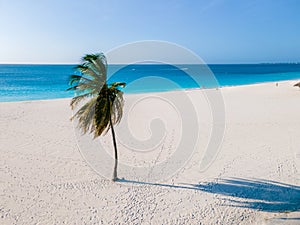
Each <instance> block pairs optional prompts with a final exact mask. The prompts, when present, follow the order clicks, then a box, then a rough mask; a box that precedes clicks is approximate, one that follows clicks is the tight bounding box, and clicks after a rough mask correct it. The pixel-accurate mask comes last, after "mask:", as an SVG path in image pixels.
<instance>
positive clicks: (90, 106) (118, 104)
mask: <svg viewBox="0 0 300 225" xmlns="http://www.w3.org/2000/svg"><path fill="white" fill-rule="evenodd" d="M76 69H77V70H79V72H80V73H81V74H80V75H76V74H75V75H71V76H70V86H71V87H70V88H68V90H74V91H75V93H76V94H77V96H75V97H74V98H72V100H71V103H70V105H71V108H72V109H74V108H75V107H77V106H78V105H79V103H80V102H82V101H84V100H86V101H87V102H85V103H84V104H83V106H82V107H80V108H79V109H78V110H77V112H76V113H75V115H74V116H73V117H72V118H71V119H72V120H73V119H75V118H76V119H78V127H79V128H80V129H81V130H82V131H83V133H84V134H85V133H87V132H88V131H89V132H90V133H94V137H98V136H100V135H101V134H105V133H106V132H107V131H108V130H109V129H110V126H111V125H115V124H117V123H119V122H120V121H121V118H122V115H123V105H124V99H123V92H122V91H120V90H119V88H122V87H125V85H126V84H125V83H123V82H114V83H112V84H110V85H107V83H106V82H107V81H106V79H107V61H106V58H105V56H104V55H103V54H88V55H85V56H84V57H83V58H82V64H80V65H78V66H76ZM89 98H91V99H89ZM110 121H112V124H111V123H110Z"/></svg>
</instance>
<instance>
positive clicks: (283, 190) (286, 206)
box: [118, 178, 300, 220]
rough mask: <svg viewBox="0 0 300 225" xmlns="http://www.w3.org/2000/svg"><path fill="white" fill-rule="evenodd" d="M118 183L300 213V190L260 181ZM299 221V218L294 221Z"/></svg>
mask: <svg viewBox="0 0 300 225" xmlns="http://www.w3.org/2000/svg"><path fill="white" fill-rule="evenodd" d="M118 182H126V183H133V184H144V185H154V186H161V187H168V188H180V189H189V190H198V191H203V192H208V193H213V194H220V195H224V196H230V198H227V199H226V200H228V201H229V202H231V203H232V204H231V206H235V207H243V208H251V209H255V210H260V211H266V212H292V211H300V187H299V186H295V185H290V184H285V183H281V182H276V181H270V180H261V179H242V178H230V179H218V181H217V182H210V183H200V184H182V185H171V184H159V183H148V182H139V181H131V180H125V179H121V180H119V181H118ZM296 219H299V220H300V218H296Z"/></svg>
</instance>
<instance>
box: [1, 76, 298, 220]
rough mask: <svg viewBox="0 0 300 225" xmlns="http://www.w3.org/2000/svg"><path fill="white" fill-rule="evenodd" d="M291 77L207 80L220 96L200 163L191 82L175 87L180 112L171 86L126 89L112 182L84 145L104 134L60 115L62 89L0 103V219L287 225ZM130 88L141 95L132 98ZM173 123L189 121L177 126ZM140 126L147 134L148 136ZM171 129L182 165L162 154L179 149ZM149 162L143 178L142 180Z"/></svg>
mask: <svg viewBox="0 0 300 225" xmlns="http://www.w3.org/2000/svg"><path fill="white" fill-rule="evenodd" d="M294 83H295V81H286V82H280V83H279V86H278V87H276V85H275V83H266V84H257V85H250V86H240V87H224V88H222V89H219V90H210V91H211V92H218V93H221V94H222V96H223V99H224V105H225V120H224V121H223V122H224V124H225V132H224V137H223V141H222V143H221V146H220V149H219V152H218V154H217V155H216V156H215V157H213V160H212V162H211V164H210V166H209V167H208V168H206V169H204V170H200V164H201V162H202V160H203V158H204V157H205V155H206V154H207V152H206V148H207V145H208V143H209V140H210V139H211V138H212V137H211V130H212V128H213V126H215V124H214V121H213V120H212V113H211V112H210V111H209V107H207V106H209V105H210V103H209V102H208V101H207V98H206V97H205V95H203V93H202V92H201V91H199V90H198V91H197V90H188V91H186V92H184V94H185V95H186V96H188V97H189V98H190V99H192V100H193V101H194V102H193V105H194V107H195V110H194V112H193V113H194V114H193V113H191V114H190V117H189V116H187V115H186V114H184V112H181V111H180V110H177V111H176V110H172V109H174V108H176V104H177V103H176V102H173V101H176V100H174V98H173V97H174V96H175V99H177V95H179V93H178V92H170V93H157V94H144V95H126V96H125V99H126V104H125V114H126V112H128V115H127V114H126V115H125V117H124V118H123V120H122V123H121V124H120V125H119V126H118V127H117V128H116V132H117V134H118V146H119V152H120V162H121V165H120V167H119V177H121V178H124V179H123V180H121V181H119V182H116V183H114V182H112V181H111V180H110V179H107V178H110V177H109V176H110V172H112V168H113V161H112V160H111V161H109V160H108V161H107V160H104V159H103V158H105V157H104V156H103V158H101V154H102V153H99V154H98V153H97V154H96V153H95V155H94V157H91V158H89V157H90V155H88V154H90V153H93V152H97V150H95V149H93V148H92V149H91V146H92V145H94V144H95V143H98V144H99V146H100V145H101V144H102V145H101V146H102V147H103V148H105V149H108V150H107V155H112V153H113V149H112V148H111V147H112V144H111V136H110V133H108V134H107V135H106V136H105V137H101V138H99V139H98V140H95V141H94V142H92V144H91V146H90V145H89V143H88V140H86V139H85V137H81V136H80V135H79V134H78V132H77V131H76V130H75V131H74V125H73V123H71V122H70V120H69V118H70V117H71V115H72V111H71V110H70V108H69V101H70V100H69V99H59V100H49V101H33V102H17V103H0V128H1V132H0V154H1V158H0V224H299V223H300V174H299V173H300V138H299V137H300V90H299V89H297V88H294V87H292V84H294ZM181 94H182V93H181ZM149 96H150V97H149ZM139 99H142V100H143V103H144V104H142V103H141V105H139V104H136V105H134V107H133V106H132V104H133V103H134V102H137V101H139ZM157 99H160V100H162V99H163V101H165V102H166V103H170V102H171V103H174V104H173V105H172V104H166V105H165V104H162V103H161V101H160V103H159V102H158V101H156V100H157ZM160 104H161V105H160ZM178 104H180V102H179V103H178ZM187 110H191V109H189V108H187ZM181 113H183V114H184V115H182V114H181ZM193 115H196V117H197V118H198V120H194V117H193ZM155 118H156V119H157V118H160V119H161V120H162V122H163V123H165V124H167V125H166V127H165V130H166V131H165V132H163V133H160V131H161V129H160V128H162V127H161V124H159V123H158V124H156V125H155V123H154V125H153V124H152V125H151V124H150V125H149V121H148V120H152V119H155ZM180 118H181V120H180ZM189 118H190V119H189ZM190 120H193V124H194V125H196V126H192V125H191V124H190V122H191V121H190ZM178 121H179V122H178ZM221 122H222V121H221ZM168 124H169V125H168ZM185 124H188V128H189V127H191V128H190V129H186V127H185V128H184V129H185V130H184V131H181V132H180V130H182V128H183V127H184V126H185ZM128 127H129V131H131V132H133V133H135V134H134V136H128V135H127V133H128V130H126V129H127V128H128ZM197 127H198V128H199V134H198V136H197V138H198V139H197V138H196V139H197V143H196V144H194V143H193V142H194V141H195V140H194V139H195V138H194V136H193V135H194V134H193V132H195V129H196V128H197ZM155 130H156V132H152V131H155ZM189 132H190V133H189ZM157 133H159V135H162V136H163V138H162V139H160V137H159V135H158V137H156V136H155V135H156V134H157ZM151 135H152V136H151ZM150 136H151V138H152V141H153V140H154V141H155V140H158V142H159V143H158V144H157V145H156V146H154V147H153V146H152V147H151V145H152V144H153V143H152V142H151V143H150V142H149V143H148V142H147V138H148V139H149V137H150ZM86 137H88V136H86ZM182 137H184V138H186V140H185V141H187V143H190V146H189V144H186V143H185V145H184V146H183V149H184V151H186V154H190V155H189V157H188V160H187V159H185V158H184V157H183V156H179V157H182V159H183V161H184V162H183V164H182V162H180V161H176V159H175V161H173V159H172V157H171V156H172V154H175V152H176V151H177V150H178V149H179V150H181V149H182V148H179V147H178V145H179V143H180V140H181V138H182ZM189 137H191V138H190V139H188V138H189ZM137 140H138V141H137ZM161 140H162V141H161ZM194 145H195V148H194ZM129 146H131V147H129ZM149 146H150V147H149ZM86 149H87V150H86ZM140 149H142V150H145V151H144V152H141V151H139V150H140ZM149 149H150V150H149ZM189 149H193V150H194V152H192V154H191V153H190V151H189ZM146 150H147V151H146ZM105 151H106V150H105ZM102 155H103V154H102ZM177 158H178V157H177ZM93 159H94V161H93ZM164 162H166V163H165V164H163V163H164ZM97 165H98V167H97ZM103 165H105V167H103ZM122 165H125V166H122ZM158 165H162V167H159V166H158ZM169 165H174V167H171V166H169ZM149 168H150V170H149ZM157 168H158V169H157ZM155 170H157V171H158V172H157V171H156V172H153V173H155V179H152V180H151V179H146V178H149V177H151V173H152V172H151V171H155ZM141 171H142V172H141ZM143 171H144V172H143ZM103 176H104V177H103ZM105 177H107V178H105Z"/></svg>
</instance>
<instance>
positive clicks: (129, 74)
mask: <svg viewBox="0 0 300 225" xmlns="http://www.w3.org/2000/svg"><path fill="white" fill-rule="evenodd" d="M114 67H115V68H114ZM208 67H209V69H210V70H211V71H212V73H209V72H208V70H207V69H205V70H202V69H201V68H199V66H196V65H178V66H172V65H165V64H157V65H155V64H146V65H141V64H139V65H128V66H118V65H110V66H109V71H114V72H113V73H109V76H110V78H109V81H110V82H113V81H122V82H126V83H127V84H128V85H127V87H126V88H124V89H123V91H124V92H125V93H145V92H157V91H170V90H176V89H188V88H215V87H221V86H235V85H246V84H255V83H261V82H276V81H283V80H293V79H300V64H233V65H229V64H226V65H220V64H219V65H208ZM74 73H75V74H76V73H78V72H77V71H76V70H74V65H0V102H11V101H24V100H40V99H55V98H67V97H72V96H73V95H74V93H72V92H66V91H65V90H66V89H67V88H68V78H69V75H71V74H74ZM212 74H213V75H214V77H215V78H216V80H214V79H212ZM191 75H192V77H194V78H195V77H196V79H193V78H191ZM198 78H199V79H198Z"/></svg>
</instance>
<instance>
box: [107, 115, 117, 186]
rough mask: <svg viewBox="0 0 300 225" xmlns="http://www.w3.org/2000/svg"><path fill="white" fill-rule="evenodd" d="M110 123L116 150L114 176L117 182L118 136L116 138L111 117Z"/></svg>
mask: <svg viewBox="0 0 300 225" xmlns="http://www.w3.org/2000/svg"><path fill="white" fill-rule="evenodd" d="M109 120H110V121H109V122H110V128H111V134H112V138H113V143H114V149H115V167H114V174H113V181H116V180H117V179H118V178H117V169H118V149H117V142H116V136H115V130H114V126H113V123H112V120H111V116H110V118H109Z"/></svg>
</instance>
